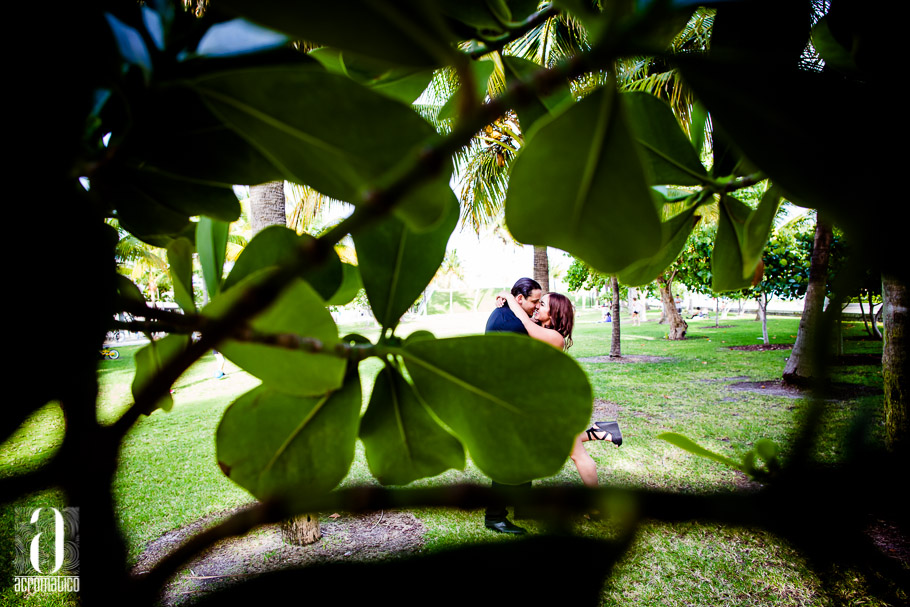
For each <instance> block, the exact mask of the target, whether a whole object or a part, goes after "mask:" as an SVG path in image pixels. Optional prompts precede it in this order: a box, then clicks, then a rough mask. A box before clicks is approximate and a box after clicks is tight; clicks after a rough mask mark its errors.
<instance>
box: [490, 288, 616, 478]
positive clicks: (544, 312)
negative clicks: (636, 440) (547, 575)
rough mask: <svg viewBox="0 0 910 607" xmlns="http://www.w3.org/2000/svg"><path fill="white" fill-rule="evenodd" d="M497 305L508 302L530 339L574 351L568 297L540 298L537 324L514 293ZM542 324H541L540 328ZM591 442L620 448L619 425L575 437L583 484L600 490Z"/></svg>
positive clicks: (575, 457)
mask: <svg viewBox="0 0 910 607" xmlns="http://www.w3.org/2000/svg"><path fill="white" fill-rule="evenodd" d="M496 299H497V303H499V302H500V301H501V300H504V301H505V303H506V304H507V305H508V306H509V308H511V310H512V312H514V313H515V316H516V317H518V319H519V320H520V321H521V323H522V324H523V325H524V328H525V329H526V330H527V331H528V335H530V336H531V337H533V338H534V339H539V340H540V341H543V342H546V343H548V344H550V345H551V346H553V347H554V348H559V349H560V350H568V349H569V348H570V347H572V329H573V327H574V326H575V309H574V307H573V306H572V302H571V301H569V298H568V297H566V296H565V295H561V294H559V293H547V294H546V295H544V296H543V297H541V298H540V308H538V310H537V311H536V312H534V319H536V321H537V322H534V320H532V319H531V318H529V317H528V314H527V313H526V312H525V311H524V310H523V309H522V307H521V306H520V305H519V304H518V302H517V301H515V297H513V296H512V294H511V293H504V294H502V295H499V296H498V297H497V298H496ZM537 323H540V324H537ZM591 440H608V441H610V442H612V443H614V444H616V446H617V447H618V446H620V445H621V444H622V433H621V432H620V431H619V424H618V423H617V422H594V425H593V426H591V427H590V428H588V429H587V430H585V431H584V432H583V433H582V434H579V435H578V436H576V437H575V446H574V447H573V448H572V454H571V457H572V461H573V462H575V467H576V468H578V474H579V476H581V480H582V482H583V483H584V484H585V485H587V486H588V487H596V486H597V467H596V466H595V464H594V460H593V459H591V456H590V455H588V452H587V451H586V450H585V447H584V445H583V444H582V443H586V442H588V441H591Z"/></svg>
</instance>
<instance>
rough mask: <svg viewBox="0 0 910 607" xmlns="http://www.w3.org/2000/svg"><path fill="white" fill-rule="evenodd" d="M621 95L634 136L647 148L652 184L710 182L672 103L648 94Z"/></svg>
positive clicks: (698, 183) (700, 183) (645, 149)
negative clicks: (672, 107) (674, 112)
mask: <svg viewBox="0 0 910 607" xmlns="http://www.w3.org/2000/svg"><path fill="white" fill-rule="evenodd" d="M620 97H621V98H622V99H623V100H624V102H625V105H626V111H627V112H628V116H629V120H630V122H631V124H632V130H633V132H634V133H635V137H636V139H637V140H638V143H639V144H640V145H641V146H642V148H644V151H645V153H644V156H645V158H647V159H648V163H649V165H650V168H651V178H652V183H653V184H655V185H702V184H704V183H705V182H707V181H708V174H707V172H706V171H705V167H704V166H702V164H701V162H700V161H699V159H698V153H697V152H696V151H695V148H693V147H692V144H691V143H690V141H689V138H688V137H686V134H685V133H684V132H683V130H682V128H681V127H680V126H679V122H677V120H676V117H675V116H674V115H673V111H672V110H671V109H670V106H669V105H667V104H666V103H665V102H664V101H662V100H660V99H658V98H657V97H655V96H654V95H650V94H648V93H624V94H622V95H620Z"/></svg>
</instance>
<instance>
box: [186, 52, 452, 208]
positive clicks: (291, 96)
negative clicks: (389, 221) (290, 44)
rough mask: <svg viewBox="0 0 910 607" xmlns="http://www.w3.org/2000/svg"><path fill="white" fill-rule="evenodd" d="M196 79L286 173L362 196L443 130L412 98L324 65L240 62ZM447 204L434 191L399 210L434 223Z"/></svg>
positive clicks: (221, 112) (230, 121)
mask: <svg viewBox="0 0 910 607" xmlns="http://www.w3.org/2000/svg"><path fill="white" fill-rule="evenodd" d="M192 86H193V88H194V89H195V90H196V91H197V92H198V93H199V94H200V95H201V96H202V97H203V99H204V100H205V102H206V103H207V104H208V105H209V107H210V108H211V110H212V111H213V112H214V113H215V114H216V115H217V116H218V117H219V118H220V119H221V120H222V121H223V122H224V123H225V124H227V125H228V126H230V127H231V128H232V129H234V130H235V131H236V132H237V133H238V134H240V135H241V136H242V137H243V138H244V139H246V140H247V141H248V142H249V143H250V144H251V145H252V146H253V147H255V148H256V149H257V150H259V151H260V152H261V153H262V154H263V155H264V156H266V157H268V158H269V159H270V161H271V162H272V163H273V164H274V165H275V166H277V167H279V168H280V169H281V172H282V174H283V175H284V177H285V178H286V179H289V180H292V181H295V182H297V183H306V184H307V185H309V186H311V187H313V188H314V189H316V190H318V191H319V192H321V193H323V194H326V195H328V196H331V197H332V198H337V199H339V200H346V201H349V202H352V203H355V204H356V203H358V202H359V201H360V198H361V195H362V193H363V191H364V190H365V189H366V188H369V187H375V186H376V185H377V184H379V183H380V182H381V181H382V179H381V178H382V177H383V176H386V175H387V174H389V173H390V172H393V170H394V169H395V168H396V167H398V166H410V165H411V164H412V163H413V162H415V160H416V157H417V155H418V154H419V150H420V149H422V148H423V147H424V146H425V145H427V144H428V143H430V142H432V141H433V140H435V138H436V137H437V134H436V132H435V130H434V129H433V128H432V127H431V126H430V125H429V124H428V123H427V122H426V121H424V120H423V119H422V118H421V117H420V116H419V115H418V114H417V113H416V112H414V111H413V110H412V109H411V108H410V107H409V106H407V105H404V104H401V103H399V102H397V101H395V100H393V99H390V98H388V97H386V96H384V95H381V94H379V93H375V92H373V91H371V90H369V89H367V88H365V87H363V86H360V85H358V84H357V83H355V82H353V81H352V80H351V79H349V78H346V77H344V76H340V75H338V74H331V73H328V72H325V71H321V70H310V69H296V68H289V67H269V68H262V69H255V70H238V71H236V72H232V73H227V74H225V73H219V74H214V75H212V76H209V77H201V78H198V79H196V80H195V81H193V83H192ZM387 178H388V177H387ZM443 204H444V201H439V200H437V199H436V198H435V197H426V198H424V199H422V200H420V201H419V203H409V201H408V200H405V201H403V202H402V203H401V204H400V205H399V207H398V208H397V210H396V212H398V213H400V214H402V215H403V217H404V218H405V219H406V220H407V221H409V222H412V223H413V224H414V225H420V226H428V225H432V224H434V223H436V222H437V221H438V220H439V217H440V215H441V213H442V210H443Z"/></svg>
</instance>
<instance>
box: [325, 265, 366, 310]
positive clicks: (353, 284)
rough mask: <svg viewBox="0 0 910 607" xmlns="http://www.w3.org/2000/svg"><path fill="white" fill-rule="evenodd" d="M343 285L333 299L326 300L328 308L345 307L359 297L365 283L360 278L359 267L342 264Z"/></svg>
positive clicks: (333, 295)
mask: <svg viewBox="0 0 910 607" xmlns="http://www.w3.org/2000/svg"><path fill="white" fill-rule="evenodd" d="M341 275H342V278H341V285H339V287H338V290H337V291H335V292H334V293H333V294H332V296H331V297H329V298H328V299H327V300H326V302H325V303H326V305H327V306H343V305H345V304H347V303H350V302H351V301H353V300H354V298H355V297H357V293H358V292H360V289H362V288H363V281H362V280H361V278H360V269H359V268H358V267H357V266H354V265H351V264H349V263H344V262H342V264H341Z"/></svg>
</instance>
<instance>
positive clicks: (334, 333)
mask: <svg viewBox="0 0 910 607" xmlns="http://www.w3.org/2000/svg"><path fill="white" fill-rule="evenodd" d="M269 273H270V272H269V270H260V271H259V272H256V273H254V274H252V275H250V276H248V277H247V278H245V279H243V280H242V281H240V282H239V283H238V284H237V285H235V286H234V287H233V288H232V289H231V290H230V291H225V292H224V293H222V294H221V295H219V296H218V297H217V298H215V299H214V300H213V301H212V303H210V304H209V305H208V306H206V307H205V308H204V309H203V310H202V313H203V314H204V315H205V316H208V317H211V318H218V317H219V316H221V315H222V314H224V312H225V310H226V309H227V308H228V307H230V306H231V305H233V304H234V303H235V302H237V300H240V299H242V298H243V297H245V290H246V288H247V287H250V286H252V285H255V284H257V283H258V282H259V281H261V280H264V279H265V278H267V277H268V275H269ZM249 324H250V326H251V327H252V328H253V329H255V330H256V331H259V332H262V333H269V334H275V333H289V334H295V335H300V336H302V337H310V338H314V339H317V340H319V341H320V342H321V343H322V345H323V347H324V350H325V351H327V352H331V350H332V347H333V346H334V345H335V344H336V343H338V329H337V327H336V326H335V323H334V321H333V320H332V316H331V314H329V311H328V310H327V309H326V307H325V302H324V301H323V300H322V298H320V297H319V295H318V294H317V293H316V291H314V290H313V288H312V287H310V286H309V285H308V284H307V283H305V282H303V281H302V280H295V281H293V282H292V283H291V285H290V286H289V287H287V288H285V290H284V291H283V292H282V293H281V295H280V296H279V297H278V299H277V300H275V302H274V303H272V305H271V306H269V307H268V308H267V309H266V310H265V312H263V313H262V314H260V315H259V316H257V317H256V318H254V319H253V320H252V321H251V322H250V323H249ZM219 349H220V350H221V351H222V352H223V353H224V355H225V356H227V357H228V358H229V359H231V360H232V361H233V362H235V363H236V364H238V365H240V366H241V367H243V368H244V370H246V371H247V372H249V373H251V374H253V375H255V376H256V377H258V378H260V379H261V380H263V382H265V383H266V384H267V385H268V386H269V387H271V388H274V389H276V390H279V391H281V392H285V393H288V394H295V395H298V396H312V395H314V394H323V393H325V392H326V391H328V390H334V389H336V388H338V386H340V385H341V380H342V377H343V374H344V360H342V359H341V358H337V357H335V356H332V355H331V354H328V353H310V352H305V351H303V350H297V349H288V348H282V347H278V346H271V345H264V344H258V343H251V342H243V341H236V340H231V339H229V340H227V341H225V342H224V343H222V345H221V346H220V347H219Z"/></svg>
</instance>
